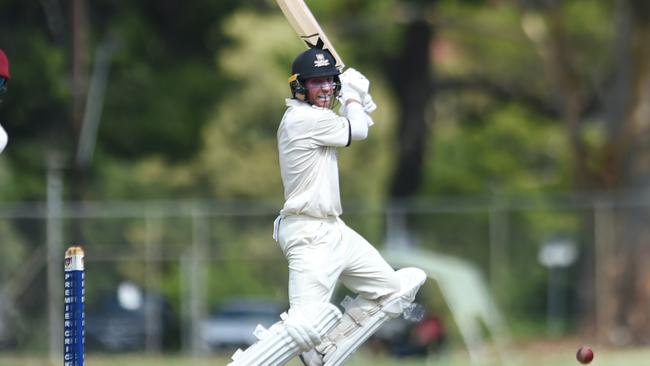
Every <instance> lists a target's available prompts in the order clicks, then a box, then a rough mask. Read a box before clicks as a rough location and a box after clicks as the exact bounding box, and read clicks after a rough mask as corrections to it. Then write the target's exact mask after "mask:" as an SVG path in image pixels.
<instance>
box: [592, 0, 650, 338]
mask: <svg viewBox="0 0 650 366" xmlns="http://www.w3.org/2000/svg"><path fill="white" fill-rule="evenodd" d="M619 5H620V7H619V10H620V16H621V17H620V19H619V23H618V24H619V29H618V32H619V35H618V37H617V38H618V42H619V44H620V46H621V50H620V52H618V53H617V54H618V55H619V57H618V59H617V60H616V67H617V70H616V71H615V72H616V74H615V80H614V82H615V85H614V87H613V88H611V89H610V90H611V91H612V95H610V96H609V101H610V103H609V104H608V107H609V108H608V123H609V131H610V133H611V135H610V146H609V151H610V152H611V154H612V155H613V158H614V159H610V160H614V161H616V162H617V163H618V164H620V165H619V166H620V169H618V171H619V172H620V175H619V176H618V179H617V180H618V181H620V187H619V188H622V189H626V190H631V191H632V192H634V193H632V194H633V195H634V196H632V197H630V199H628V202H629V203H631V204H632V205H630V206H625V207H621V208H619V209H617V210H615V211H614V212H615V215H614V216H613V221H614V228H615V232H614V235H613V236H612V238H613V240H614V242H613V243H609V248H611V252H610V253H609V254H610V255H607V256H605V258H603V260H604V270H605V271H604V273H603V280H604V281H605V284H604V294H603V297H602V298H603V299H604V300H605V304H603V305H604V306H603V307H602V313H601V314H600V319H601V321H602V322H603V324H600V326H601V327H602V329H605V330H607V331H606V332H605V333H604V334H603V335H604V336H605V337H606V338H605V339H604V340H606V341H608V342H611V343H614V344H649V343H650V313H649V312H648V310H649V309H650V227H649V226H648V222H650V207H643V206H636V205H635V204H636V203H637V202H638V200H639V199H640V198H642V197H638V195H639V194H640V193H639V191H644V190H647V188H646V187H648V184H649V183H650V165H649V164H648V161H649V159H650V139H649V138H648V132H650V3H649V2H647V1H646V0H625V1H619ZM603 169H607V166H605V167H603Z"/></svg>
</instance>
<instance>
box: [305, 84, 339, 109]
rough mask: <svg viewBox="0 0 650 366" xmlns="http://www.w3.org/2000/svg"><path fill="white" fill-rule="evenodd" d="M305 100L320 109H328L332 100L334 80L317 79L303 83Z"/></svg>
mask: <svg viewBox="0 0 650 366" xmlns="http://www.w3.org/2000/svg"><path fill="white" fill-rule="evenodd" d="M305 88H307V100H308V101H309V102H310V103H311V104H313V105H315V106H317V107H321V108H330V107H331V106H332V102H333V100H334V78H333V77H331V76H324V77H317V78H312V79H307V80H306V81H305Z"/></svg>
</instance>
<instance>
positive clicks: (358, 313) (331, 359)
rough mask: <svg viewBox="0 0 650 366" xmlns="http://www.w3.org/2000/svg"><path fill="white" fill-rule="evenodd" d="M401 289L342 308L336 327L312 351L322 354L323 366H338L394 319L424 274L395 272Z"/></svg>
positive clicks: (413, 270)
mask: <svg viewBox="0 0 650 366" xmlns="http://www.w3.org/2000/svg"><path fill="white" fill-rule="evenodd" d="M397 274H398V276H399V277H400V283H401V289H400V291H399V292H398V293H396V294H393V295H390V296H388V297H387V298H384V299H381V300H380V301H379V302H376V301H371V300H366V299H363V298H361V297H360V296H357V297H356V298H355V299H354V300H352V302H350V303H349V304H348V305H347V306H346V307H345V308H346V309H345V310H346V311H345V314H343V319H341V322H340V323H339V325H338V326H337V327H336V328H334V330H332V331H331V332H330V333H328V334H327V335H326V336H325V338H324V339H323V343H322V344H321V345H320V346H318V347H316V349H317V350H318V351H319V352H320V353H322V354H324V357H323V361H324V365H325V366H340V365H342V364H343V362H345V360H347V359H348V357H350V355H351V354H352V352H354V351H355V350H356V349H357V348H359V347H360V346H361V345H362V344H363V342H365V341H366V340H367V339H368V338H369V337H370V336H371V335H373V334H374V333H375V332H376V331H377V330H378V329H379V327H381V326H382V325H383V324H384V323H386V322H387V321H388V320H390V319H392V318H396V317H398V316H399V315H400V314H402V312H403V311H404V310H405V309H406V308H408V307H409V306H410V305H411V304H412V303H413V300H415V295H416V294H417V292H418V290H419V289H420V287H421V286H422V285H423V284H424V282H425V281H426V278H427V276H426V274H425V273H424V271H422V270H420V269H418V268H403V269H400V270H398V271H397Z"/></svg>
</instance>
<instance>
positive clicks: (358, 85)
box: [339, 67, 370, 96]
mask: <svg viewBox="0 0 650 366" xmlns="http://www.w3.org/2000/svg"><path fill="white" fill-rule="evenodd" d="M339 78H340V79H341V84H343V85H346V84H347V85H348V86H349V87H350V88H352V89H354V90H356V91H358V92H359V94H360V95H362V96H363V95H365V94H368V90H370V81H369V80H368V78H366V77H365V76H363V74H362V73H360V72H359V71H357V70H355V69H353V68H351V67H350V68H348V69H347V70H345V71H344V72H343V73H342V74H341V75H339Z"/></svg>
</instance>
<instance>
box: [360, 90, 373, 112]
mask: <svg viewBox="0 0 650 366" xmlns="http://www.w3.org/2000/svg"><path fill="white" fill-rule="evenodd" d="M361 105H362V106H363V110H364V111H366V113H368V114H370V113H372V112H373V111H374V110H375V109H377V105H376V104H375V101H373V100H372V96H371V95H370V94H366V95H365V97H364V98H363V101H362V102H361Z"/></svg>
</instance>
